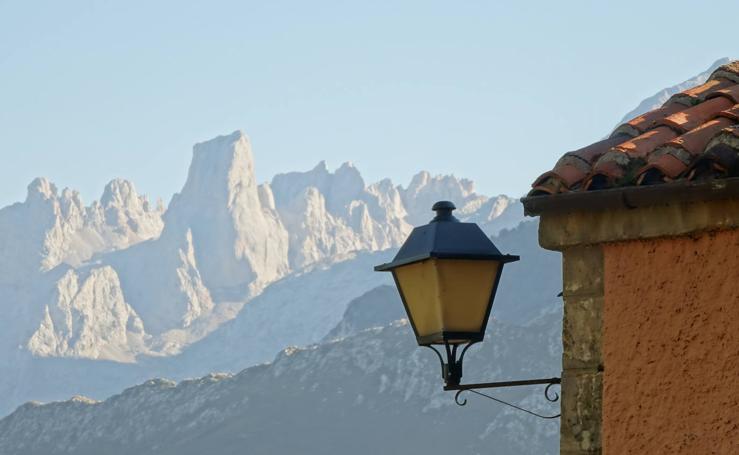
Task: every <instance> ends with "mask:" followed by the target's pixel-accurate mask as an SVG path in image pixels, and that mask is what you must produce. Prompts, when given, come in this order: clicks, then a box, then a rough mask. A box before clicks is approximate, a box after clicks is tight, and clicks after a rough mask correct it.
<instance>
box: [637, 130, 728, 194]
mask: <svg viewBox="0 0 739 455" xmlns="http://www.w3.org/2000/svg"><path fill="white" fill-rule="evenodd" d="M733 123H734V122H733V120H731V119H728V118H725V117H720V118H716V119H714V120H711V121H709V122H707V123H705V124H704V125H701V126H700V127H699V128H696V129H694V130H692V131H689V132H688V133H686V134H683V135H682V136H679V137H677V138H675V139H673V140H671V141H669V142H667V143H666V144H664V145H663V146H660V147H658V148H656V149H655V150H654V151H653V152H652V153H650V154H649V157H648V158H647V165H646V166H644V167H643V168H641V169H640V170H639V171H638V172H637V179H636V184H637V185H645V184H646V185H651V184H654V183H661V182H669V181H671V180H675V179H677V178H678V177H680V176H681V175H682V174H683V173H685V172H686V171H687V170H688V168H689V166H690V165H691V164H692V163H693V162H694V161H695V160H696V159H697V158H698V157H700V156H701V155H702V154H703V151H704V150H705V149H706V145H707V144H708V142H709V141H710V140H711V139H712V138H713V137H714V136H715V135H716V134H717V133H719V132H720V131H721V130H722V129H724V128H726V127H727V126H731V125H732V124H733Z"/></svg>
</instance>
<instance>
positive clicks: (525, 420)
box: [0, 314, 561, 455]
mask: <svg viewBox="0 0 739 455" xmlns="http://www.w3.org/2000/svg"><path fill="white" fill-rule="evenodd" d="M560 331H561V324H560V320H559V316H558V315H556V314H550V315H547V316H545V317H543V318H541V319H540V320H538V321H536V322H535V323H534V324H533V326H532V327H531V328H530V329H521V328H516V327H513V326H506V325H502V324H497V325H496V326H495V327H493V328H491V335H490V337H489V340H488V341H486V342H485V343H484V344H483V345H482V347H481V348H480V349H479V350H475V351H474V352H470V354H469V357H468V365H469V367H468V369H467V371H466V379H467V380H469V381H474V380H483V379H503V378H507V379H510V378H514V377H515V378H521V377H549V376H552V375H557V374H558V368H559V362H560V358H559V357H560V355H561V352H560V348H559V346H560V345H561V343H560V341H559V333H560ZM497 395H498V396H505V397H506V398H507V399H510V400H512V401H515V402H517V403H522V404H523V405H524V406H527V407H530V408H533V409H536V410H539V411H540V412H544V413H552V412H554V413H556V412H557V411H558V406H557V405H552V404H550V403H548V402H546V401H545V400H544V397H543V395H542V389H541V388H540V387H534V388H530V389H518V390H510V391H508V392H503V391H501V392H500V393H498V394H497ZM452 396H453V395H452V394H449V393H444V392H442V390H441V380H440V378H439V365H438V363H437V360H436V357H435V356H434V355H433V353H431V352H430V351H427V350H425V349H421V348H418V347H417V346H416V345H415V342H414V340H413V337H412V333H411V330H410V328H409V327H408V326H407V324H394V325H391V326H388V327H386V328H383V329H372V330H369V331H364V332H361V333H359V334H357V335H355V336H352V337H349V338H344V339H342V340H341V341H338V342H335V343H328V344H324V345H321V346H318V347H311V348H308V349H297V350H296V349H288V350H285V351H284V352H283V353H282V354H281V355H280V356H278V358H277V359H276V360H275V361H274V363H272V364H270V365H263V366H258V367H253V368H250V369H247V370H244V371H242V372H241V373H239V374H238V375H236V376H230V375H210V376H206V377H204V378H201V379H198V380H191V381H184V382H181V383H179V384H176V383H174V382H170V381H167V380H152V381H148V382H147V383H145V384H143V385H140V386H136V387H133V388H130V389H128V390H126V391H125V392H123V393H122V394H120V395H116V396H114V397H111V398H110V399H108V400H106V401H104V402H94V401H91V400H88V399H84V398H76V399H73V400H70V401H67V402H63V403H51V404H48V405H37V404H27V405H25V406H23V407H21V408H19V409H18V410H17V411H16V412H14V413H13V414H12V415H10V416H8V417H6V418H5V419H3V420H0V452H1V453H13V454H17V455H25V454H28V455H30V454H46V455H52V454H61V453H74V454H99V453H106V454H109V455H113V454H118V453H121V454H123V453H126V454H128V453H138V454H142V455H143V454H153V453H157V454H169V453H172V454H174V453H177V454H201V453H213V454H230V453H245V452H248V453H252V454H274V453H292V452H299V453H304V454H323V455H329V454H343V453H355V454H377V453H387V454H395V453H398V454H400V453H403V454H405V453H429V454H437V453H438V454H442V453H450V452H452V453H471V454H474V453H490V450H491V449H494V450H495V453H500V454H537V455H542V454H548V453H550V454H554V453H557V450H558V443H557V441H558V434H559V430H558V422H557V421H556V420H555V421H544V420H539V419H535V418H533V417H531V416H528V415H526V414H523V413H520V412H518V411H515V410H512V409H510V408H505V407H502V406H501V405H499V404H496V403H494V402H492V401H488V400H485V399H483V398H479V397H475V396H469V397H468V398H469V401H470V402H469V404H468V405H467V406H466V407H457V406H456V405H454V404H453V401H452ZM61 416H63V417H61ZM442 428H443V430H441V429H442ZM369 429H371V430H369ZM368 430H369V431H368Z"/></svg>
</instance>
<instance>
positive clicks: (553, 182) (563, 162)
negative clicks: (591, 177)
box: [533, 135, 629, 194]
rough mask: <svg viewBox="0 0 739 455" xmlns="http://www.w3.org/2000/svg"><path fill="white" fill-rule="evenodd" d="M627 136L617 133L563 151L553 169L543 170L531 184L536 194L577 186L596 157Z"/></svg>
mask: <svg viewBox="0 0 739 455" xmlns="http://www.w3.org/2000/svg"><path fill="white" fill-rule="evenodd" d="M628 138H629V136H626V135H618V136H615V137H609V138H607V139H603V140H602V141H598V142H596V143H594V144H590V145H588V146H586V147H583V148H581V149H578V150H574V151H572V152H567V153H565V154H564V155H563V156H562V158H560V159H559V161H557V164H555V165H554V169H552V170H551V171H549V172H545V173H544V174H542V175H541V176H539V178H538V179H536V181H535V182H534V184H533V188H534V192H535V193H537V194H556V193H562V192H566V191H572V190H575V189H577V188H579V187H580V186H581V184H582V182H583V180H585V177H587V176H588V174H589V173H590V170H591V168H592V165H593V163H595V162H596V161H597V160H598V158H600V157H601V156H602V155H603V154H604V153H605V152H607V151H608V150H610V149H611V147H613V146H614V145H616V144H620V143H621V142H623V141H625V140H627V139H628Z"/></svg>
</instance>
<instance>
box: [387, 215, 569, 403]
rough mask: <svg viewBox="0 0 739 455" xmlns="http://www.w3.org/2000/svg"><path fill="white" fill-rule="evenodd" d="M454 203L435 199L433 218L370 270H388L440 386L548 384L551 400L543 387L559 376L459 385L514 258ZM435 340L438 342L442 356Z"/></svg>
mask: <svg viewBox="0 0 739 455" xmlns="http://www.w3.org/2000/svg"><path fill="white" fill-rule="evenodd" d="M455 208H456V207H455V206H454V204H453V203H451V202H449V201H440V202H437V203H436V204H434V206H433V207H432V210H434V211H435V212H436V216H435V217H434V219H432V220H431V222H429V224H426V225H424V226H420V227H417V228H415V229H413V232H411V235H410V236H409V237H408V239H407V240H406V241H405V243H404V244H403V246H401V248H400V250H399V251H398V254H397V255H396V256H395V258H394V259H393V261H392V262H390V263H387V264H382V265H378V266H377V267H375V271H378V272H391V273H392V274H393V278H394V280H395V285H396V286H397V288H398V292H399V293H400V298H401V300H402V301H403V305H404V306H405V311H406V313H407V314H408V319H409V321H410V323H411V326H412V327H413V332H414V333H415V335H416V340H417V341H418V344H419V345H420V346H424V347H428V348H431V349H433V350H434V352H436V354H437V355H438V357H439V361H440V362H441V367H442V378H443V379H444V390H456V391H458V392H457V397H458V396H459V394H460V393H461V392H462V391H464V390H473V389H481V388H491V387H511V386H521V385H534V384H548V386H547V390H546V392H547V393H546V397H547V399H550V401H556V399H558V396H557V395H556V394H555V397H556V398H554V399H551V398H550V396H549V394H548V389H549V387H550V386H551V385H553V384H559V383H560V379H559V378H549V379H532V380H524V381H506V382H490V383H481V384H464V385H463V384H460V380H461V379H462V361H463V360H464V355H465V353H466V352H467V349H469V347H470V346H472V345H473V344H475V343H478V342H480V341H482V340H483V338H484V336H485V328H486V327H487V322H488V319H489V317H490V310H491V309H492V306H493V300H494V299H495V293H496V291H497V289H498V283H499V282H500V277H501V274H502V272H503V266H504V265H505V264H507V263H509V262H514V261H518V260H519V257H518V256H513V255H509V254H502V253H501V252H500V251H499V250H498V248H496V247H495V245H494V244H493V242H492V241H491V240H490V239H489V238H488V236H487V235H485V233H484V232H483V231H482V229H480V227H479V226H477V224H475V223H462V222H460V221H459V220H458V219H457V218H455V217H454V215H452V211H453V210H455ZM435 345H436V346H440V347H441V346H443V349H444V352H445V353H446V361H444V359H443V357H442V354H441V353H440V352H439V351H438V350H437V349H436V348H435V347H434V346H435ZM460 347H462V350H461V351H459V348H460ZM457 397H455V399H456V398H457ZM457 403H459V404H463V403H462V402H459V401H458V400H457ZM506 404H507V403H506Z"/></svg>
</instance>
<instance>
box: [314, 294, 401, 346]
mask: <svg viewBox="0 0 739 455" xmlns="http://www.w3.org/2000/svg"><path fill="white" fill-rule="evenodd" d="M405 317H406V314H405V310H404V308H403V302H402V301H401V300H400V295H399V294H398V290H397V289H396V288H395V286H391V285H387V284H384V285H382V286H378V287H376V288H374V289H371V290H369V291H367V292H365V293H364V294H362V295H360V296H359V297H357V298H356V299H354V300H352V301H351V302H349V305H347V307H346V311H344V316H343V317H342V318H341V321H339V323H338V324H337V325H336V327H334V328H333V329H331V331H330V332H329V333H328V334H327V335H326V336H325V337H324V338H323V340H322V341H324V342H326V341H333V340H337V339H339V338H344V337H347V336H350V335H354V334H356V333H358V332H361V331H362V330H366V329H370V328H373V327H382V326H384V325H387V324H388V323H390V322H391V321H396V320H398V319H403V318H405Z"/></svg>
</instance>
